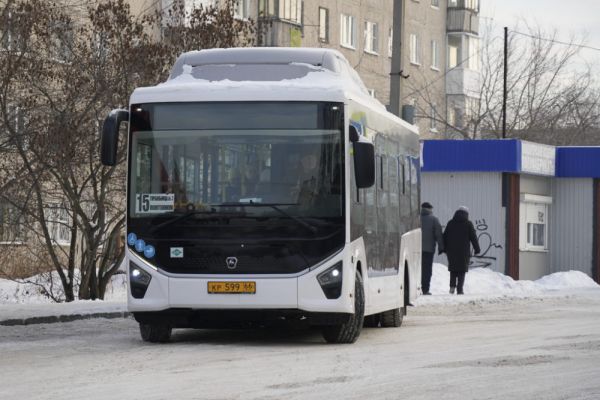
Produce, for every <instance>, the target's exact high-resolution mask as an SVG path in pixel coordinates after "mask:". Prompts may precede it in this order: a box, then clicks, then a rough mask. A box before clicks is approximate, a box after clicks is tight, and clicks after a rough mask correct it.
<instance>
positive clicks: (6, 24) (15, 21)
mask: <svg viewBox="0 0 600 400" xmlns="http://www.w3.org/2000/svg"><path fill="white" fill-rule="evenodd" d="M21 18H22V14H19V13H16V12H14V11H11V9H10V8H9V7H6V9H5V14H4V16H3V17H2V19H3V21H2V22H3V23H2V25H3V26H2V27H1V29H0V40H1V45H2V48H3V49H4V50H9V51H21V50H22V49H23V47H24V45H25V41H24V38H23V36H22V34H21V32H20V31H19V24H20V21H19V20H20V19H21Z"/></svg>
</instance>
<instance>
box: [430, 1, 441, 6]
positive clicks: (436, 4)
mask: <svg viewBox="0 0 600 400" xmlns="http://www.w3.org/2000/svg"><path fill="white" fill-rule="evenodd" d="M431 6H432V7H435V8H439V7H440V0H431Z"/></svg>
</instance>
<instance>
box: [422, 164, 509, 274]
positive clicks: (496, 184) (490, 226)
mask: <svg viewBox="0 0 600 400" xmlns="http://www.w3.org/2000/svg"><path fill="white" fill-rule="evenodd" d="M421 176H422V180H421V201H428V202H430V203H431V204H433V207H434V209H433V212H434V214H435V215H436V216H437V217H438V218H439V220H440V223H441V224H442V225H443V226H444V227H445V225H446V224H447V222H448V221H449V220H450V219H451V218H452V216H453V215H454V212H455V211H456V209H458V207H459V206H461V205H465V206H467V207H469V211H470V212H469V218H470V219H471V221H473V225H475V229H476V230H477V236H478V238H479V244H480V246H481V254H480V255H479V256H477V257H473V258H472V260H471V264H472V265H471V267H472V268H474V267H488V268H491V269H493V270H494V271H498V272H502V273H504V256H505V250H504V249H505V244H504V243H505V236H506V235H505V218H506V217H505V209H504V208H503V207H502V174H500V173H481V172H475V173H456V174H454V173H438V172H436V173H432V172H423V173H422V175H421ZM435 262H441V263H443V264H447V259H446V256H445V255H442V256H437V255H436V259H435Z"/></svg>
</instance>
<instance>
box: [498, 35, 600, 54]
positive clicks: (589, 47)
mask: <svg viewBox="0 0 600 400" xmlns="http://www.w3.org/2000/svg"><path fill="white" fill-rule="evenodd" d="M509 32H512V33H516V34H517V35H522V36H527V37H529V38H532V39H538V40H543V41H546V42H551V43H556V44H562V45H565V46H573V47H578V48H580V49H588V50H595V51H600V48H598V47H592V46H587V45H585V44H575V43H569V42H563V41H560V40H556V39H549V38H545V37H541V36H535V35H531V34H529V33H523V32H518V31H513V30H510V31H509Z"/></svg>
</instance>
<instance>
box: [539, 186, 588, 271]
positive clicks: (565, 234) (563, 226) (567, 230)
mask: <svg viewBox="0 0 600 400" xmlns="http://www.w3.org/2000/svg"><path fill="white" fill-rule="evenodd" d="M552 198H553V200H554V201H553V203H552V206H551V211H550V224H551V227H553V228H551V229H550V232H549V233H550V272H558V271H569V270H578V271H582V272H585V273H586V274H588V275H590V276H591V275H592V247H593V218H592V214H593V206H594V204H593V203H594V199H593V180H592V179H591V178H555V179H554V181H553V183H552Z"/></svg>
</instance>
